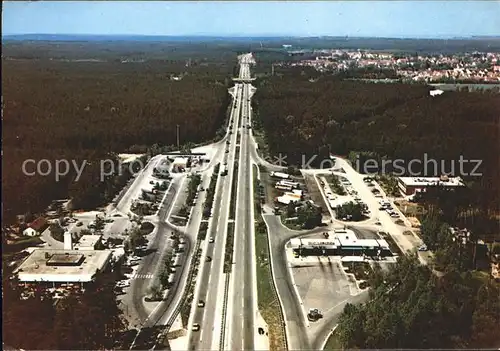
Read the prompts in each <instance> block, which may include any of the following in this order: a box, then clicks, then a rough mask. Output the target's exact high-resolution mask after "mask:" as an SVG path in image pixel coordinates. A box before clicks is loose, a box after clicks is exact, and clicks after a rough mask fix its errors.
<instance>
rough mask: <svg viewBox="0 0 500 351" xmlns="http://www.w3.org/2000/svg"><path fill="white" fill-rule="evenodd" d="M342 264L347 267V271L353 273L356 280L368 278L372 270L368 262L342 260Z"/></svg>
mask: <svg viewBox="0 0 500 351" xmlns="http://www.w3.org/2000/svg"><path fill="white" fill-rule="evenodd" d="M342 265H343V266H344V267H346V268H348V269H347V270H346V272H347V273H352V274H354V276H355V277H356V280H368V278H369V276H370V273H371V272H372V269H371V267H370V264H369V263H368V262H344V263H343V264H342Z"/></svg>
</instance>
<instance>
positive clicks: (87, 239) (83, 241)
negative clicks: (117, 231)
mask: <svg viewBox="0 0 500 351" xmlns="http://www.w3.org/2000/svg"><path fill="white" fill-rule="evenodd" d="M100 239H101V235H82V236H81V237H80V240H79V241H78V243H76V244H75V248H77V247H78V248H83V247H86V248H94V247H95V245H96V244H97V242H98V241H99V240H100Z"/></svg>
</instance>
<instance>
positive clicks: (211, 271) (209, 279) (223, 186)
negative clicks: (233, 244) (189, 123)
mask: <svg viewBox="0 0 500 351" xmlns="http://www.w3.org/2000/svg"><path fill="white" fill-rule="evenodd" d="M234 94H235V98H234V105H233V106H235V107H234V108H233V109H232V112H231V118H230V120H231V121H232V127H231V124H230V125H229V126H228V128H229V129H232V130H233V131H234V132H233V133H232V134H228V138H227V140H228V141H229V144H228V145H227V151H228V152H227V153H225V155H226V156H225V157H226V158H225V161H223V162H221V163H222V167H221V172H224V169H225V167H226V165H225V164H226V163H227V175H225V176H223V175H222V173H221V175H219V180H218V182H217V186H216V190H215V196H214V204H213V207H212V208H213V211H212V217H211V219H210V223H209V228H208V235H207V239H210V238H213V239H214V243H212V244H209V245H208V247H207V249H206V251H205V253H204V255H202V260H201V268H200V280H199V281H198V282H197V286H196V289H195V298H194V299H193V305H192V310H193V311H194V312H193V313H192V318H190V322H191V324H190V326H189V331H188V336H189V337H188V343H189V345H190V347H189V350H198V349H203V350H205V349H206V350H208V349H210V350H211V349H219V345H220V343H221V340H220V335H221V327H222V325H221V323H222V320H221V316H222V310H223V308H224V306H223V303H224V301H222V296H221V294H220V293H219V292H220V291H221V290H222V291H223V290H224V285H225V279H224V253H225V248H226V237H227V227H228V219H229V208H230V203H231V195H232V194H231V190H232V186H231V185H232V181H233V177H234V168H235V167H234V161H235V157H236V142H237V137H238V133H237V130H238V127H239V118H238V117H239V116H240V114H241V100H242V94H243V85H242V84H236V86H235V92H234ZM221 161H222V160H221ZM207 257H211V258H212V261H211V262H207ZM199 300H202V301H204V303H205V306H204V308H199V307H198V301H199ZM194 324H199V325H200V326H201V330H200V331H198V332H193V331H192V328H191V326H192V325H194Z"/></svg>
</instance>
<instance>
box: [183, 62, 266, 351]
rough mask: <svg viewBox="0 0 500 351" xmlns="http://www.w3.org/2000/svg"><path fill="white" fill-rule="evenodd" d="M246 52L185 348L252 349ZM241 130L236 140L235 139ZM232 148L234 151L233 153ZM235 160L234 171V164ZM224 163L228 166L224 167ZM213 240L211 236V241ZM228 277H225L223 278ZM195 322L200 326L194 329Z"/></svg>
mask: <svg viewBox="0 0 500 351" xmlns="http://www.w3.org/2000/svg"><path fill="white" fill-rule="evenodd" d="M251 60H252V57H251V54H247V55H242V56H240V69H239V77H238V78H239V80H237V83H236V84H235V87H234V90H233V98H234V100H233V108H232V109H231V118H230V120H231V121H232V124H233V125H232V127H231V125H229V126H228V128H229V129H230V130H232V131H233V133H232V134H229V135H228V137H227V142H226V145H227V151H226V152H225V156H224V159H223V160H222V159H221V163H222V165H223V166H222V167H221V170H227V175H225V176H222V175H221V176H219V181H218V183H217V187H216V195H215V198H214V204H213V211H212V216H211V219H210V224H209V231H208V234H207V240H206V241H205V242H206V245H207V246H206V250H204V251H203V254H202V259H201V267H200V273H201V274H200V275H199V277H200V279H199V280H198V281H197V286H196V288H195V296H194V299H193V305H192V313H191V317H190V327H189V331H188V343H189V346H188V349H189V350H207V349H211V350H217V349H254V340H253V338H254V333H255V326H254V316H255V314H256V311H257V310H256V308H257V306H256V298H257V296H256V285H255V271H254V270H255V254H254V245H253V240H254V239H253V238H254V236H253V229H254V228H253V222H254V221H253V188H252V183H253V182H252V173H251V170H252V167H251V163H250V156H251V155H250V148H249V143H250V138H249V130H250V129H249V128H248V125H249V124H250V119H249V118H250V97H251V93H252V90H251V88H250V84H248V82H247V81H246V80H247V79H249V78H250V70H249V64H250V62H251ZM238 135H240V142H239V145H238V144H237V141H238ZM237 150H238V151H239V157H238V159H236V155H237ZM235 162H236V163H237V164H238V172H237V173H236V172H235V171H234V170H235ZM226 163H227V168H225V167H226ZM233 179H234V180H235V181H236V184H237V187H236V193H235V194H232V183H233ZM234 197H235V198H236V206H235V209H236V213H235V219H234V222H233V223H234V228H235V230H234V245H233V247H231V248H228V249H232V250H233V262H232V265H231V266H232V267H231V269H232V272H231V273H229V274H230V275H229V276H228V275H227V274H228V273H224V256H225V251H226V238H227V235H228V223H231V220H230V219H229V217H230V213H229V210H230V203H231V198H234ZM211 241H213V242H211ZM228 277H229V280H228V279H226V278H228ZM194 326H199V330H193V329H197V328H193V327H194Z"/></svg>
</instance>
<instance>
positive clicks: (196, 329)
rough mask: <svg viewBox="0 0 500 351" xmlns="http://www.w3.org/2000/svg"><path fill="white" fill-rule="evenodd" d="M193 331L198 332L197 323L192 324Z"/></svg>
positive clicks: (198, 326)
mask: <svg viewBox="0 0 500 351" xmlns="http://www.w3.org/2000/svg"><path fill="white" fill-rule="evenodd" d="M192 330H193V331H198V330H200V325H199V324H198V323H194V324H193V328H192Z"/></svg>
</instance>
